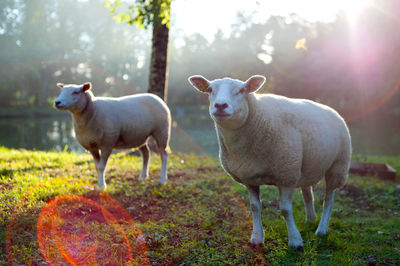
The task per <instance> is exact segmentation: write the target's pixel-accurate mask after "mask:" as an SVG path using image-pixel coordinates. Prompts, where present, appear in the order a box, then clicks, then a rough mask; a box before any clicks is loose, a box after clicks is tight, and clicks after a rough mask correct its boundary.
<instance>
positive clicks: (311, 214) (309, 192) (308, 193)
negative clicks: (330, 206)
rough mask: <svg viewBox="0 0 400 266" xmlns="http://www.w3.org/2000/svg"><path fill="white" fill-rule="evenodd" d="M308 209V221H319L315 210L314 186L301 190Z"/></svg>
mask: <svg viewBox="0 0 400 266" xmlns="http://www.w3.org/2000/svg"><path fill="white" fill-rule="evenodd" d="M301 192H302V194H303V199H304V205H305V209H306V221H307V222H314V221H315V220H316V219H317V216H316V215H315V209H314V195H313V188H312V186H309V187H303V188H301Z"/></svg>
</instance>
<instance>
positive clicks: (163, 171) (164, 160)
mask: <svg viewBox="0 0 400 266" xmlns="http://www.w3.org/2000/svg"><path fill="white" fill-rule="evenodd" d="M160 156H161V176H160V184H165V183H166V182H167V179H168V176H167V163H168V153H167V151H166V150H162V149H161V150H160Z"/></svg>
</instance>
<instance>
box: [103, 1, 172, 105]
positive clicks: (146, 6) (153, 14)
mask: <svg viewBox="0 0 400 266" xmlns="http://www.w3.org/2000/svg"><path fill="white" fill-rule="evenodd" d="M105 6H106V7H107V8H109V9H110V12H111V13H112V14H116V15H115V16H114V18H115V20H117V21H118V22H120V23H122V22H127V23H128V24H130V25H132V24H135V25H137V26H139V27H141V28H145V29H146V28H147V27H148V26H150V25H153V38H152V48H151V60H150V75H149V85H148V86H149V87H148V92H150V93H154V94H156V95H158V96H160V97H161V98H162V99H163V100H164V101H165V102H166V101H167V87H168V84H167V80H168V40H169V23H170V14H171V0H135V4H133V5H130V6H128V11H126V12H123V13H117V12H116V9H117V8H118V7H120V6H121V1H120V0H116V1H113V2H112V1H111V0H106V3H105Z"/></svg>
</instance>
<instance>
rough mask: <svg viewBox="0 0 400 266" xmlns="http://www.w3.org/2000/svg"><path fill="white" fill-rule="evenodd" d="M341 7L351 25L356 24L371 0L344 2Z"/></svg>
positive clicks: (347, 0) (343, 0)
mask: <svg viewBox="0 0 400 266" xmlns="http://www.w3.org/2000/svg"><path fill="white" fill-rule="evenodd" d="M340 2H341V3H340V6H341V8H342V10H343V11H344V12H346V16H347V19H348V21H349V22H350V24H354V23H355V22H356V21H357V19H358V17H359V16H360V13H361V12H362V11H363V9H364V8H366V7H367V6H368V4H369V2H370V0H342V1H340Z"/></svg>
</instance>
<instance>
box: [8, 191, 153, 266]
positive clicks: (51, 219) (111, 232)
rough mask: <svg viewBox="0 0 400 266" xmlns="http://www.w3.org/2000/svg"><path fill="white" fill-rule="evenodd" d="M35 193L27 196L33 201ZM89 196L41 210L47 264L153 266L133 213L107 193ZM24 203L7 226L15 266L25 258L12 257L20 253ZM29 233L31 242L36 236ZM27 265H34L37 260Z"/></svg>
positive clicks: (60, 200)
mask: <svg viewBox="0 0 400 266" xmlns="http://www.w3.org/2000/svg"><path fill="white" fill-rule="evenodd" d="M39 187H40V185H39V186H37V187H36V186H35V187H34V188H33V189H35V188H36V189H37V188H39ZM33 189H30V190H29V191H28V192H27V193H26V194H25V195H24V196H26V197H28V196H29V194H30V193H32V192H33ZM29 192H30V193H29ZM87 197H88V198H87ZM87 197H82V196H76V195H62V196H58V197H55V198H53V199H52V200H50V201H49V202H47V204H46V205H45V206H44V207H43V209H42V210H41V211H40V214H39V217H38V222H37V228H36V229H37V240H38V245H39V248H40V250H41V253H42V255H43V257H44V259H45V260H46V262H47V263H48V264H49V265H60V264H65V263H69V264H71V265H148V264H149V261H148V257H147V252H146V244H145V241H144V236H143V234H142V232H141V231H140V229H139V228H138V227H137V225H136V223H135V222H134V221H133V219H132V218H131V216H130V215H129V214H128V212H127V211H126V210H125V209H124V208H123V207H122V206H120V204H119V203H118V202H117V201H116V200H114V199H113V198H111V197H110V196H109V195H108V194H107V193H105V192H102V191H101V192H97V191H92V192H90V193H89V194H88V196H87ZM23 198H25V197H23ZM23 198H22V201H19V203H18V204H17V205H16V206H15V208H14V211H13V213H12V214H11V216H10V219H9V221H8V224H7V233H6V251H7V258H8V261H9V263H10V264H11V265H13V264H14V263H16V262H17V261H18V260H20V259H25V258H20V257H19V256H18V255H17V256H18V257H15V254H14V255H13V252H12V250H14V249H15V248H17V249H18V245H19V244H18V243H19V242H18V241H19V240H16V237H19V238H21V232H22V231H23V229H21V228H19V226H20V225H19V223H18V220H16V219H18V215H17V213H18V208H23V207H22V205H23ZM20 205H21V206H20ZM33 215H34V214H33ZM21 230H22V231H21ZM28 234H29V235H28V236H27V237H32V236H33V235H32V234H30V233H28ZM22 237H25V236H22ZM24 262H25V263H26V264H27V265H33V261H32V259H28V260H25V261H24Z"/></svg>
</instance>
